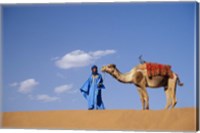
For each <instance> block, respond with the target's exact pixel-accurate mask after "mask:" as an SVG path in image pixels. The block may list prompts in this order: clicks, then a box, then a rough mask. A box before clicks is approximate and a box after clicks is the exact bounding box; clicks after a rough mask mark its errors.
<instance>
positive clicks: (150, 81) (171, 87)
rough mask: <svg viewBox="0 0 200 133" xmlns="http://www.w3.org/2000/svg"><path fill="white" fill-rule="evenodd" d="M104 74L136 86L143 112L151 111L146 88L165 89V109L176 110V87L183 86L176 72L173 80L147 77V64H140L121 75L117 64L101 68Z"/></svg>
mask: <svg viewBox="0 0 200 133" xmlns="http://www.w3.org/2000/svg"><path fill="white" fill-rule="evenodd" d="M101 71H102V72H106V73H108V74H110V75H111V76H112V77H114V78H115V79H116V80H118V81H119V82H121V83H129V84H134V85H135V86H136V87H137V91H138V93H139V95H140V100H141V103H142V109H143V110H149V96H148V93H147V91H146V88H147V87H149V88H160V87H164V91H165V94H166V101H167V102H166V106H165V109H171V108H174V107H175V105H176V104H177V99H176V86H177V84H178V85H179V86H183V83H181V81H180V79H179V77H178V75H177V74H176V73H174V72H172V74H173V78H170V77H167V76H160V75H157V76H153V77H149V76H148V75H147V70H146V68H145V63H143V64H139V65H137V66H135V67H134V68H132V69H131V70H130V71H129V72H127V73H121V72H120V71H119V70H118V69H117V67H116V65H115V64H109V65H107V66H103V67H102V68H101Z"/></svg>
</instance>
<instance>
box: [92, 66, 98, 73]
mask: <svg viewBox="0 0 200 133" xmlns="http://www.w3.org/2000/svg"><path fill="white" fill-rule="evenodd" d="M91 70H92V74H93V75H96V74H97V73H98V68H97V66H96V65H93V66H92V67H91Z"/></svg>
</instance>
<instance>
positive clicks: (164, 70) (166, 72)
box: [145, 62, 173, 78]
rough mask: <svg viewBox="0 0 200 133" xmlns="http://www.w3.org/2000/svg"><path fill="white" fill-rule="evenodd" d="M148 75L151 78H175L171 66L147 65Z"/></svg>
mask: <svg viewBox="0 0 200 133" xmlns="http://www.w3.org/2000/svg"><path fill="white" fill-rule="evenodd" d="M145 64H146V69H147V74H148V76H149V77H153V76H168V77H170V78H173V72H172V70H171V66H170V65H163V64H158V63H150V62H148V63H145Z"/></svg>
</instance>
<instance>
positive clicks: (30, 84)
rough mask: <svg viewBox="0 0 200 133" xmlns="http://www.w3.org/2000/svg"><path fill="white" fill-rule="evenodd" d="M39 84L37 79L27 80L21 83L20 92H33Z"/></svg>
mask: <svg viewBox="0 0 200 133" xmlns="http://www.w3.org/2000/svg"><path fill="white" fill-rule="evenodd" d="M38 84H39V83H38V82H37V81H36V80H35V79H27V80H24V81H22V82H20V83H19V89H18V91H19V92H21V93H29V92H31V91H32V90H33V89H34V88H35V87H36V86H37V85H38Z"/></svg>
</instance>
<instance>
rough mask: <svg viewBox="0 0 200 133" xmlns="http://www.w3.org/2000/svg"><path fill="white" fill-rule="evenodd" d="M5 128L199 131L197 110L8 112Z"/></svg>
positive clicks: (4, 117)
mask: <svg viewBox="0 0 200 133" xmlns="http://www.w3.org/2000/svg"><path fill="white" fill-rule="evenodd" d="M3 128H43V129H47V128H48V129H89V130H142V131H144V130H146V131H147V130H153V131H163V130H167V131H195V130H196V129H197V127H196V109H195V108H176V109H173V110H150V111H141V110H103V111H88V110H66V111H38V112H37V111H35V112H5V113H4V114H3Z"/></svg>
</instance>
